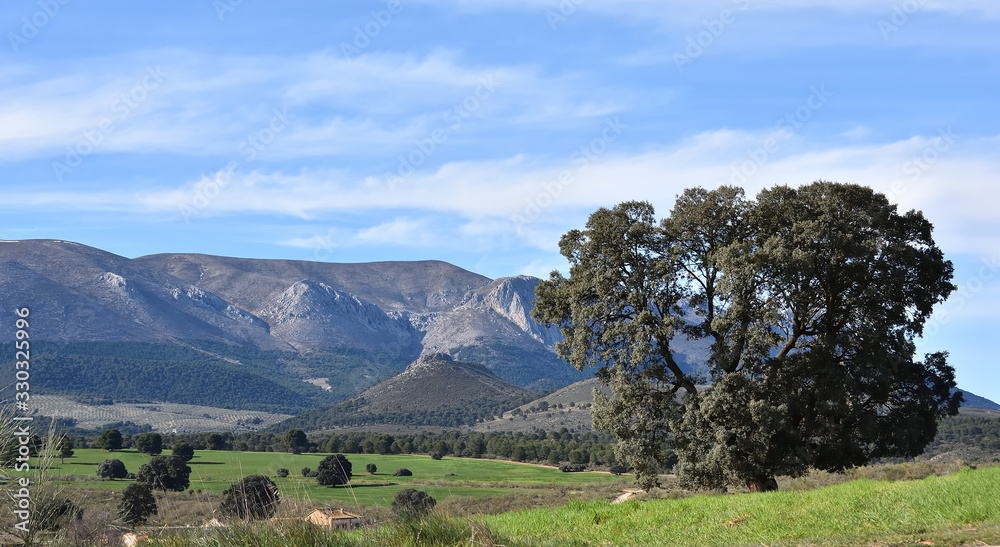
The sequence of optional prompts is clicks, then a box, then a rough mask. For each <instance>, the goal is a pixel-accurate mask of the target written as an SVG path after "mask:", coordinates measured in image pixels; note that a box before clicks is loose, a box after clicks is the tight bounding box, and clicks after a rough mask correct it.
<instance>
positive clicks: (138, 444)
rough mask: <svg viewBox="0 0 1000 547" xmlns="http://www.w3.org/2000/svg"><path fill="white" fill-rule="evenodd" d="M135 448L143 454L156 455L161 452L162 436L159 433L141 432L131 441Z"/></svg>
mask: <svg viewBox="0 0 1000 547" xmlns="http://www.w3.org/2000/svg"><path fill="white" fill-rule="evenodd" d="M133 443H134V444H135V448H136V450H138V451H139V452H142V453H143V454H149V455H151V456H156V455H158V454H160V453H161V452H163V437H161V436H160V434H159V433H143V434H142V435H139V436H137V437H136V438H135V440H134V441H133Z"/></svg>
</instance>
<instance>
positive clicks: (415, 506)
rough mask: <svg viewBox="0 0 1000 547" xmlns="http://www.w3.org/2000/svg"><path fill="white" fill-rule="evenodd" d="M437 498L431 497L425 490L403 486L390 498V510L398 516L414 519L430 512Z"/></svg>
mask: <svg viewBox="0 0 1000 547" xmlns="http://www.w3.org/2000/svg"><path fill="white" fill-rule="evenodd" d="M435 505H437V500H435V499H434V498H432V497H431V496H430V495H429V494H428V493H427V492H424V491H423V490H417V489H414V488H405V489H403V490H400V491H399V493H398V494H396V499H394V500H392V510H393V512H394V513H396V514H397V515H398V516H399V517H400V518H404V519H414V518H421V517H424V516H426V515H427V513H430V512H431V509H434V506H435Z"/></svg>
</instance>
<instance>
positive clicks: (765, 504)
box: [483, 467, 1000, 546]
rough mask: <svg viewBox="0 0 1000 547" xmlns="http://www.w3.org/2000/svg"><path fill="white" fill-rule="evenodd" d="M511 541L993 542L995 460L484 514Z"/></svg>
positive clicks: (997, 530)
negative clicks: (911, 472) (893, 475)
mask: <svg viewBox="0 0 1000 547" xmlns="http://www.w3.org/2000/svg"><path fill="white" fill-rule="evenodd" d="M483 522H484V524H485V525H486V527H487V529H489V530H490V531H491V532H493V533H495V534H497V535H498V536H504V537H510V538H513V543H512V544H513V545H533V546H534V545H538V546H544V545H761V544H765V545H775V544H779V545H781V544H787V545H801V544H815V545H871V544H874V543H886V542H889V543H892V542H897V543H903V544H907V542H915V541H917V540H920V539H921V538H923V537H925V536H926V537H934V538H936V540H934V539H932V540H931V541H936V544H937V545H947V544H959V542H962V541H967V542H969V541H987V542H997V543H1000V467H993V468H987V469H979V470H971V469H966V470H964V471H962V472H959V473H955V474H953V475H948V476H944V477H930V478H927V479H924V480H921V481H907V482H876V481H870V480H858V481H853V482H849V483H845V484H840V485H836V486H831V487H827V488H823V489H819V490H814V491H807V492H773V493H768V494H739V495H734V496H698V497H690V498H686V499H679V500H660V501H650V502H645V503H639V502H635V501H630V502H626V503H623V504H620V505H610V504H608V503H606V502H590V503H580V502H570V503H569V505H567V506H565V507H561V508H557V509H539V510H532V511H517V512H512V513H505V514H502V515H494V516H489V517H485V519H484V520H483Z"/></svg>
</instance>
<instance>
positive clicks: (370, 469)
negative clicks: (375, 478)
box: [365, 463, 378, 475]
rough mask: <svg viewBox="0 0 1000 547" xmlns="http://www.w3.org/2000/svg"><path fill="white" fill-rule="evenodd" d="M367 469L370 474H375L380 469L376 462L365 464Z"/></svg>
mask: <svg viewBox="0 0 1000 547" xmlns="http://www.w3.org/2000/svg"><path fill="white" fill-rule="evenodd" d="M365 471H367V472H368V474H369V475H374V474H375V472H376V471H378V466H377V465H375V464H374V463H370V464H368V465H366V466H365Z"/></svg>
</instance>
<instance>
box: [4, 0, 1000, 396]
mask: <svg viewBox="0 0 1000 547" xmlns="http://www.w3.org/2000/svg"><path fill="white" fill-rule="evenodd" d="M151 4H152V5H151ZM0 30H2V31H3V33H4V37H5V39H4V42H3V43H2V44H0V56H2V64H0V169H2V172H3V177H2V178H0V185H2V188H3V192H2V193H0V204H2V206H3V212H4V214H3V216H2V221H0V239H26V238H55V239H66V240H71V241H77V242H80V243H84V244H87V245H92V246H95V247H100V248H102V249H106V250H109V251H111V252H115V253H118V254H122V255H125V256H129V257H134V256H141V255H145V254H151V253H160V252H202V253H211V254H221V255H235V256H246V257H260V258H290V259H304V260H324V261H335V262H359V261H371V260H410V259H440V260H446V261H449V262H452V263H454V264H457V265H459V266H462V267H464V268H466V269H469V270H472V271H476V272H479V273H482V274H484V275H487V276H490V277H500V276H505V275H515V274H519V273H527V274H532V275H539V276H544V275H546V274H547V272H548V271H550V270H551V269H553V268H564V264H565V263H564V262H563V260H562V259H561V257H560V256H559V254H558V246H557V244H558V239H559V236H560V235H561V234H562V233H564V232H566V231H567V230H569V229H572V228H577V227H580V226H582V225H583V223H584V222H585V220H586V218H587V215H589V213H591V212H593V210H595V209H596V208H598V207H601V206H610V205H613V204H615V203H618V202H620V201H623V200H628V199H645V200H649V201H651V202H653V204H654V205H656V206H657V208H658V210H659V211H660V212H661V213H666V212H667V211H668V210H669V208H670V207H671V205H672V203H673V200H674V198H675V196H676V195H677V194H678V193H679V192H680V191H682V190H683V189H684V188H687V187H691V186H704V187H709V188H711V187H716V186H719V185H721V184H732V183H736V184H739V185H741V186H743V187H744V188H746V189H747V192H748V194H751V195H752V194H754V193H755V192H757V191H758V190H760V189H761V188H765V187H769V186H773V185H776V184H790V185H799V184H804V183H808V182H811V181H813V180H817V179H825V180H834V181H840V182H854V183H859V184H865V185H869V186H871V187H873V188H875V189H876V190H879V191H881V192H884V193H886V194H887V195H888V196H889V197H890V199H891V200H892V201H894V202H896V203H898V204H899V205H900V207H901V208H902V209H904V210H908V209H918V210H921V211H923V212H924V214H925V216H927V217H928V218H929V219H930V220H931V221H932V222H933V223H934V225H935V227H936V231H935V237H936V239H937V241H938V242H939V244H940V245H941V247H942V248H943V249H944V251H945V253H946V255H947V256H948V258H950V259H951V260H952V261H954V263H955V265H956V275H955V282H956V284H957V285H958V286H959V288H960V292H959V293H957V294H956V295H954V296H953V297H952V298H951V299H950V300H949V301H948V302H947V303H946V304H944V305H942V306H941V307H940V308H939V309H938V310H937V311H936V312H935V316H934V318H933V319H932V321H931V324H930V325H929V326H928V329H927V337H926V339H925V341H924V342H923V343H922V344H921V346H922V349H924V350H928V351H930V350H937V349H947V350H949V351H951V354H952V359H951V362H952V363H953V364H954V365H955V367H956V369H957V370H958V377H959V384H960V385H961V386H964V387H966V388H967V389H970V390H971V391H973V392H976V393H979V394H982V395H984V396H987V397H990V398H991V399H994V400H1000V382H998V381H997V380H996V374H995V372H994V369H995V366H996V364H997V359H996V357H995V352H994V351H993V348H992V341H993V338H994V336H995V334H996V332H997V327H998V324H1000V321H998V320H1000V288H998V287H1000V238H998V236H1000V215H998V214H997V212H996V209H997V205H996V204H997V201H998V200H997V196H998V194H1000V191H998V190H997V182H1000V176H998V173H1000V156H998V154H997V150H998V148H1000V147H998V145H1000V108H997V106H996V100H997V99H996V97H997V96H998V92H1000V89H998V88H1000V85H998V84H1000V40H998V39H997V38H996V37H997V36H1000V3H997V2H995V1H994V0H953V1H950V2H949V1H939V0H905V1H903V0H895V1H892V0H880V1H875V0H871V1H869V0H839V1H835V0H816V1H805V0H802V1H796V0H709V1H700V2H677V1H673V0H658V1H653V0H617V1H608V0H562V1H561V2H560V1H558V0H502V1H501V0H476V1H473V0H440V1H435V2H431V1H416V0H414V1H405V0H403V1H399V2H395V1H393V2H387V1H380V2H361V1H357V2H349V3H348V2H337V3H334V2H328V3H323V4H322V5H320V3H319V2H294V1H286V2H280V3H279V2H264V1H261V0H242V1H241V0H218V1H213V0H198V1H177V2H170V3H155V4H154V3H143V2H140V3H137V2H86V3H85V2H81V1H79V0H76V1H71V0H41V1H38V0H36V1H32V2H4V3H3V4H2V5H0Z"/></svg>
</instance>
